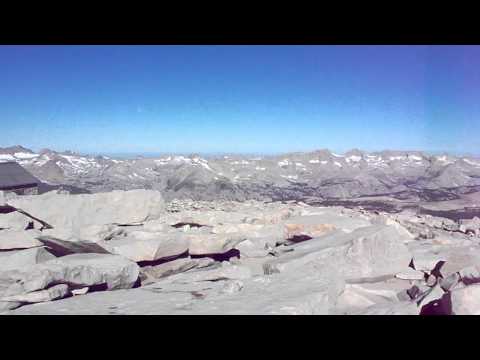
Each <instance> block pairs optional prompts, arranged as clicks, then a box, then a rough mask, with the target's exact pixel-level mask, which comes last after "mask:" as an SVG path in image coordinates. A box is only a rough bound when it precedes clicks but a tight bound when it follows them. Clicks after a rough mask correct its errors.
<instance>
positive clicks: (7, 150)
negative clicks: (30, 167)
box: [0, 145, 34, 155]
mask: <svg viewBox="0 0 480 360" xmlns="http://www.w3.org/2000/svg"><path fill="white" fill-rule="evenodd" d="M15 153H27V154H34V152H33V151H32V150H30V149H27V148H24V147H23V146H21V145H15V146H9V147H5V148H0V154H10V155H13V154H15Z"/></svg>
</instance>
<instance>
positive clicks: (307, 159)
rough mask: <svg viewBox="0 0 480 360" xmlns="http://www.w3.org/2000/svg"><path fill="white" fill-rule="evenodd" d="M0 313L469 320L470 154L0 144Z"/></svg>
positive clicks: (479, 236) (472, 247) (475, 178)
mask: <svg viewBox="0 0 480 360" xmlns="http://www.w3.org/2000/svg"><path fill="white" fill-rule="evenodd" d="M0 161H5V162H6V161H8V162H11V161H14V162H17V163H19V164H20V165H21V166H22V167H24V168H25V169H26V170H28V171H29V172H30V173H31V174H33V175H34V176H35V177H36V178H37V179H39V180H40V181H41V183H42V186H43V187H42V186H40V187H39V190H40V191H39V192H40V194H39V195H17V194H14V193H11V192H5V193H2V192H0V312H1V313H2V314H4V315H20V314H62V315H68V314H165V315H167V314H256V315H273V314H321V315H327V314H336V315H339V314H342V315H357V314H363V315H464V314H480V217H478V216H477V215H479V216H480V208H478V204H479V199H480V195H479V190H480V160H479V159H476V158H474V157H458V156H451V155H447V154H444V155H428V154H425V153H422V152H405V151H383V152H376V153H367V152H363V151H360V150H352V151H349V152H347V153H345V154H335V153H332V152H330V151H328V150H319V151H314V152H310V153H290V154H284V155H278V156H256V157H252V156H240V155H225V156H223V155H222V156H217V157H201V156H199V155H190V156H186V155H184V156H180V155H171V156H163V157H158V158H135V159H116V158H111V157H105V156H96V157H91V156H87V155H85V156H84V155H79V154H74V153H71V152H66V153H59V152H55V151H51V150H42V151H40V152H38V153H35V152H33V151H31V150H29V149H27V148H24V147H20V146H17V147H12V148H3V149H0Z"/></svg>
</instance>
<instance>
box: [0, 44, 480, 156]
mask: <svg viewBox="0 0 480 360" xmlns="http://www.w3.org/2000/svg"><path fill="white" fill-rule="evenodd" d="M479 115H480V47H479V46H0V124H1V130H0V146H10V145H15V144H22V145H25V146H27V147H31V148H33V149H36V150H38V149H40V148H44V147H49V148H52V149H56V150H67V149H69V150H74V151H79V152H89V153H115V152H122V153H127V152H132V153H144V152H179V153H184V152H186V153H188V152H200V153H215V152H217V153H218V152H260V153H262V152H265V153H272V152H286V151H301V150H313V149H319V148H329V149H332V150H334V151H339V152H342V151H346V150H348V149H351V148H360V149H364V150H382V149H411V150H425V151H448V152H454V153H476V154H478V153H480V137H479V136H478V135H477V134H479V131H480V121H479V120H480V118H479Z"/></svg>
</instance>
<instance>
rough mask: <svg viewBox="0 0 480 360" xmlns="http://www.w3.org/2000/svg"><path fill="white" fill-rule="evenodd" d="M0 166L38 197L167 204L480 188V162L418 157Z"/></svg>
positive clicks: (47, 157)
mask: <svg viewBox="0 0 480 360" xmlns="http://www.w3.org/2000/svg"><path fill="white" fill-rule="evenodd" d="M0 161H17V162H18V163H20V164H21V165H22V166H23V167H25V168H26V169H27V170H28V171H30V172H31V173H32V174H33V175H34V176H36V177H37V178H39V179H40V180H42V182H43V184H41V186H40V187H39V190H40V192H46V191H49V190H51V189H54V188H56V187H57V188H58V187H59V186H63V188H65V189H66V190H67V191H70V192H72V193H83V192H104V191H111V190H130V189H153V190H159V191H161V192H162V194H163V195H164V197H165V198H166V199H167V200H170V199H174V198H177V199H178V198H180V199H181V198H190V199H195V200H216V199H226V200H238V201H243V200H245V199H259V200H267V201H268V200H272V201H276V200H303V201H307V202H311V201H322V200H323V201H330V202H331V201H337V200H351V199H358V198H362V197H382V196H389V197H392V198H394V199H397V200H411V201H438V200H452V199H458V198H459V197H461V196H462V195H463V194H467V193H472V192H476V191H478V189H480V160H478V159H475V158H472V157H458V156H451V155H447V154H442V155H430V154H426V153H422V152H418V151H410V152H406V151H383V152H374V153H366V152H363V151H360V150H357V149H355V150H352V151H349V152H347V153H345V154H335V153H332V152H330V151H328V150H319V151H314V152H309V153H289V154H283V155H277V156H248V155H229V156H216V157H201V156H199V155H196V154H192V155H188V156H177V155H170V156H162V157H157V158H146V157H138V158H134V159H131V158H130V159H125V158H112V157H106V156H88V155H80V154H75V153H72V152H64V153H59V152H56V151H52V150H48V149H44V150H42V151H39V152H38V153H35V152H33V151H31V150H29V149H27V148H24V147H21V146H15V147H10V148H3V149H1V148H0Z"/></svg>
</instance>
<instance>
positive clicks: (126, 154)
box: [0, 144, 480, 157]
mask: <svg viewBox="0 0 480 360" xmlns="http://www.w3.org/2000/svg"><path fill="white" fill-rule="evenodd" d="M15 146H21V147H23V148H26V149H28V150H31V151H33V152H35V153H38V152H40V151H41V150H46V149H48V150H52V151H55V152H58V153H66V152H72V153H75V154H79V155H91V156H108V157H138V156H142V157H155V156H159V155H192V154H198V155H202V156H229V155H232V156H241V155H246V156H259V155H262V156H278V155H283V154H292V153H312V152H316V151H322V150H328V151H329V152H331V153H336V154H345V153H347V152H349V151H352V150H359V151H362V152H366V153H380V152H386V151H401V152H412V153H413V152H422V153H425V154H429V155H430V154H431V155H438V154H449V155H454V156H480V153H472V152H462V151H449V150H422V149H398V148H390V149H381V150H364V149H361V148H359V147H353V148H350V149H348V150H332V149H329V148H325V147H317V148H314V149H303V150H298V149H292V150H286V151H191V150H190V151H188V150H187V151H160V150H154V151H152V150H135V151H108V150H107V151H88V150H87V151H85V150H72V149H65V150H58V149H55V148H52V147H29V146H25V145H20V144H16V145H7V146H0V148H8V147H15Z"/></svg>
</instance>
